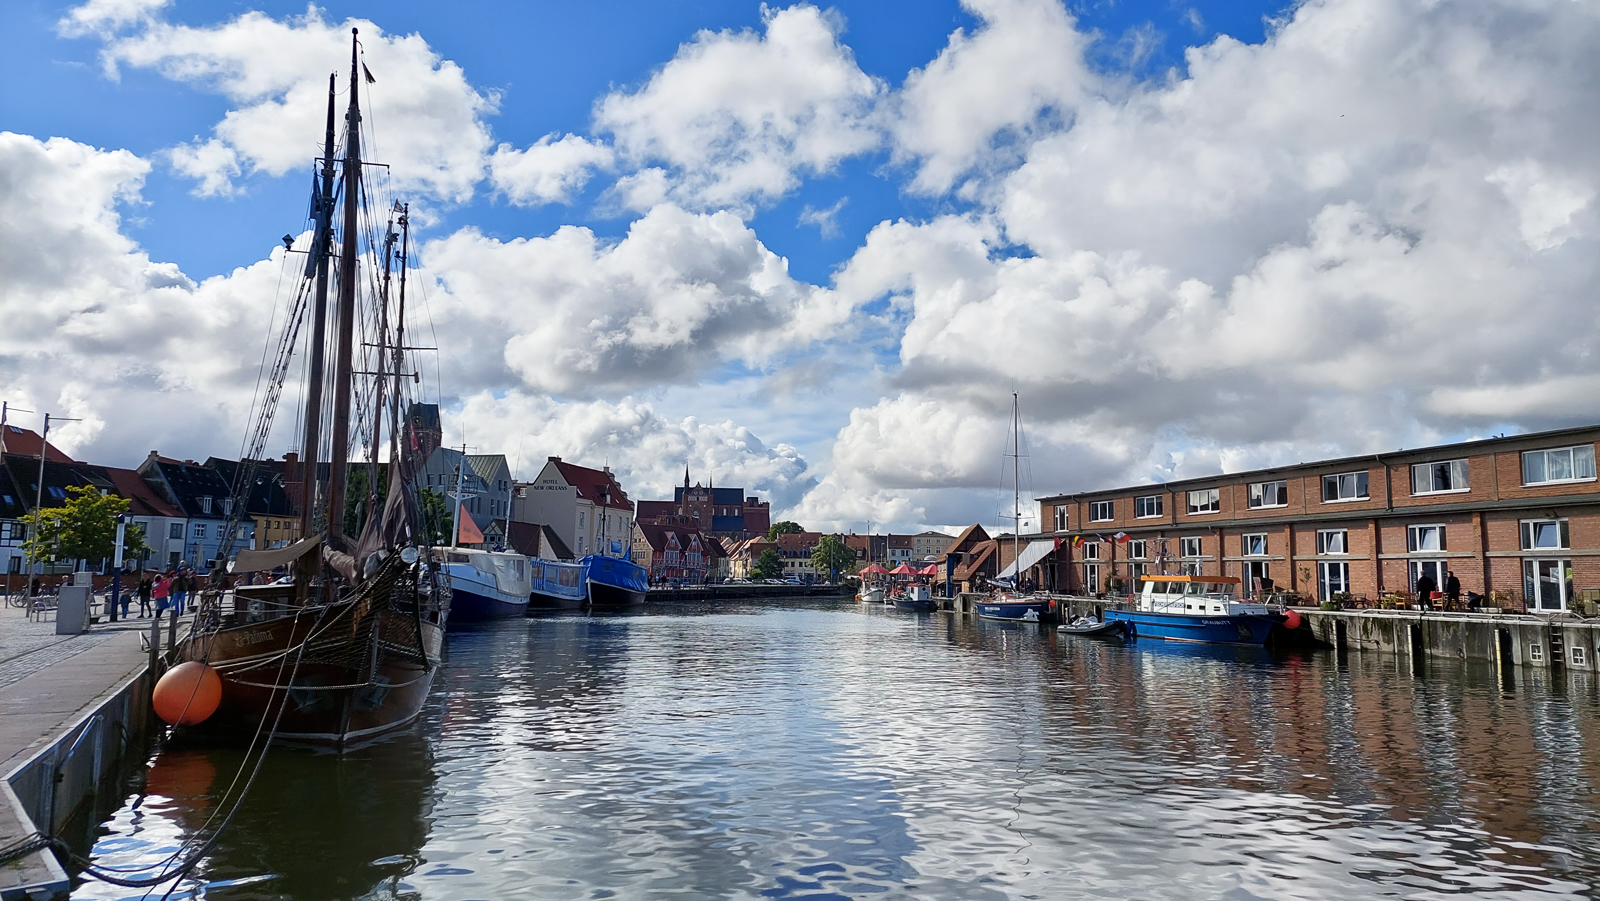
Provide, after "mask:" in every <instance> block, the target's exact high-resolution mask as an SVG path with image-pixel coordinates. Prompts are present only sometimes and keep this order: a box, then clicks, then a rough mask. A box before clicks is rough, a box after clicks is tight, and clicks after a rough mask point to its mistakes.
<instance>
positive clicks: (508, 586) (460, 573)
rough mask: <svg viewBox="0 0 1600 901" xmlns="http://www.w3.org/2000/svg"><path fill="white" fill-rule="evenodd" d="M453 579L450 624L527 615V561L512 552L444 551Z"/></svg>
mask: <svg viewBox="0 0 1600 901" xmlns="http://www.w3.org/2000/svg"><path fill="white" fill-rule="evenodd" d="M444 559H445V564H444V569H445V572H447V573H449V575H450V591H451V600H450V622H451V623H458V622H467V621H478V620H485V619H495V618H497V617H502V616H522V615H524V614H525V613H527V612H528V595H529V593H530V592H531V591H532V590H533V585H532V583H531V582H530V580H529V573H528V558H527V557H524V556H522V555H521V554H517V553H512V552H510V551H480V550H474V549H472V548H462V547H453V548H447V549H446V550H445V551H444Z"/></svg>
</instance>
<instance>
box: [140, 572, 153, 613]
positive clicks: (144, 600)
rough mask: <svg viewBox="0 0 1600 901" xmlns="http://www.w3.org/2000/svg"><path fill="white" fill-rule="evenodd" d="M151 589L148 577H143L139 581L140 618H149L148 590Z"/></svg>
mask: <svg viewBox="0 0 1600 901" xmlns="http://www.w3.org/2000/svg"><path fill="white" fill-rule="evenodd" d="M152 587H153V586H152V585H151V584H150V577H149V576H145V577H144V578H142V579H140V580H139V615H140V616H149V615H150V589H151V588H152Z"/></svg>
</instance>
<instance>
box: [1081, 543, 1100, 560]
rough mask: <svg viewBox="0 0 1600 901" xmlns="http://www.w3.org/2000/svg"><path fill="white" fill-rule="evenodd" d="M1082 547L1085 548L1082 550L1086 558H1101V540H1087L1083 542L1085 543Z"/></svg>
mask: <svg viewBox="0 0 1600 901" xmlns="http://www.w3.org/2000/svg"><path fill="white" fill-rule="evenodd" d="M1082 548H1083V550H1082V553H1083V559H1085V560H1099V559H1100V542H1098V541H1085V542H1084V543H1083V545H1082Z"/></svg>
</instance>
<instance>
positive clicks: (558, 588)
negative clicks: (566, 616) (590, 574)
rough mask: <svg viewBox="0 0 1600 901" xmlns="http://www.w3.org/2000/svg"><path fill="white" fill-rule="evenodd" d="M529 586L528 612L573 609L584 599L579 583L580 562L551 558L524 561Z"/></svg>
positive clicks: (580, 583)
mask: <svg viewBox="0 0 1600 901" xmlns="http://www.w3.org/2000/svg"><path fill="white" fill-rule="evenodd" d="M528 576H529V585H530V587H531V589H532V594H531V596H530V597H529V598H528V612H530V613H532V612H535V611H548V610H577V609H579V608H581V607H582V606H583V602H584V601H585V600H587V599H588V596H589V593H588V590H587V589H586V588H585V587H584V584H583V564H582V563H559V562H556V561H553V560H529V561H528Z"/></svg>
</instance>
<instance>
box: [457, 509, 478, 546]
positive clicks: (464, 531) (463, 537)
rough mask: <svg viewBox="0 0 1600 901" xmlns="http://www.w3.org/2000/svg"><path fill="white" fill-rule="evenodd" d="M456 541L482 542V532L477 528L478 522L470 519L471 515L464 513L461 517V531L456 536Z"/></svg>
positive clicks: (459, 542) (465, 542)
mask: <svg viewBox="0 0 1600 901" xmlns="http://www.w3.org/2000/svg"><path fill="white" fill-rule="evenodd" d="M456 543H458V544H483V532H482V530H480V529H479V528H478V524H477V523H475V522H473V521H472V517H470V516H465V515H463V516H462V517H461V531H460V534H458V535H457V536H456Z"/></svg>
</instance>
